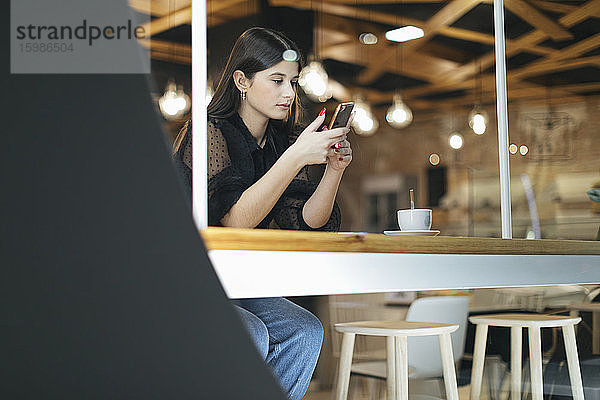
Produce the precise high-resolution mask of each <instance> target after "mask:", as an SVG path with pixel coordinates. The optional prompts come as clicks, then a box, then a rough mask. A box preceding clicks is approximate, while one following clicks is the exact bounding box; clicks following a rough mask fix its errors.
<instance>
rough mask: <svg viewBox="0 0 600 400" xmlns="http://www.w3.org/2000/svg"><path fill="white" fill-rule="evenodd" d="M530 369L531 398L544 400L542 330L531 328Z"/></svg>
mask: <svg viewBox="0 0 600 400" xmlns="http://www.w3.org/2000/svg"><path fill="white" fill-rule="evenodd" d="M528 330H529V367H530V369H531V398H532V400H543V397H544V385H543V383H542V338H541V334H540V328H537V327H529V328H528Z"/></svg>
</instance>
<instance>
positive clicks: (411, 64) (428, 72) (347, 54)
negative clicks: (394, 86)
mask: <svg viewBox="0 0 600 400" xmlns="http://www.w3.org/2000/svg"><path fill="white" fill-rule="evenodd" d="M363 50H364V51H363ZM363 50H361V51H356V45H355V44H354V43H350V44H346V45H339V46H332V47H329V48H327V49H325V50H323V51H321V52H320V56H321V58H332V59H335V60H338V61H342V62H345V63H351V64H356V65H367V64H366V63H367V62H368V60H373V59H374V57H373V55H371V54H369V51H370V50H369V47H366V48H363ZM457 65H458V64H456V63H454V62H452V61H448V60H442V59H439V58H436V57H432V56H429V55H426V54H414V55H413V56H411V57H410V58H408V59H405V60H404V61H403V62H402V70H400V66H399V65H397V64H396V63H394V62H391V63H388V65H386V66H385V68H384V71H387V72H392V73H396V74H402V75H404V76H408V77H411V78H416V79H420V80H424V81H429V80H430V79H431V77H432V76H435V75H439V74H442V73H445V72H448V71H451V70H452V69H453V68H456V66H457Z"/></svg>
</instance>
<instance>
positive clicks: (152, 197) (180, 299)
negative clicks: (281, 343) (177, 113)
mask: <svg viewBox="0 0 600 400" xmlns="http://www.w3.org/2000/svg"><path fill="white" fill-rule="evenodd" d="M88 1H91V0H88ZM115 3H116V5H112V7H116V8H118V7H121V8H122V9H123V10H122V11H123V12H122V14H121V15H126V10H125V7H126V5H125V4H126V1H125V0H122V1H120V2H115ZM9 4H10V3H9V2H4V3H3V5H4V9H3V10H2V13H1V15H2V19H3V24H2V26H4V27H6V30H7V31H8V28H9V27H10V26H11V25H10V21H9V16H10V12H9V8H8V6H9ZM3 37H4V43H3V48H2V49H3V50H4V51H3V52H4V53H5V54H7V53H8V51H9V47H8V39H9V35H3ZM9 64H10V63H9V62H8V60H5V62H3V63H2V66H1V67H0V68H2V70H1V73H2V75H1V76H2V81H1V82H0V83H1V86H2V88H3V89H4V90H6V91H8V92H10V93H11V96H10V99H8V98H7V97H4V98H3V101H4V102H7V100H10V103H9V104H2V108H3V110H4V112H3V116H4V118H3V120H4V121H3V127H2V135H1V139H0V140H1V141H2V143H1V145H0V149H1V150H0V151H1V152H2V154H0V182H2V187H1V189H0V191H1V193H2V195H1V196H0V210H1V211H0V221H1V222H0V234H1V237H0V265H1V270H0V271H1V275H0V335H1V337H0V339H1V345H0V346H1V347H0V354H2V356H1V357H0V360H1V361H0V376H1V378H0V398H2V399H144V400H148V399H236V400H237V399H283V398H284V397H283V394H282V393H281V392H280V390H279V388H278V387H277V384H276V383H275V381H274V380H273V378H272V376H271V374H270V372H269V371H268V370H267V368H266V365H265V364H264V362H263V361H261V360H260V359H259V357H258V355H257V353H256V351H255V349H254V346H253V344H252V343H251V341H250V339H249V338H248V337H247V335H246V333H245V330H244V328H243V327H242V325H241V323H240V321H239V320H238V317H237V315H235V314H234V311H233V309H232V307H231V306H230V303H229V301H228V300H227V298H226V296H225V294H224V292H223V290H222V288H221V286H220V284H219V281H218V280H217V277H216V275H215V273H214V271H213V269H212V267H211V265H210V263H209V260H208V258H207V253H206V249H205V247H204V245H203V242H202V240H201V238H200V236H199V235H198V232H197V231H196V228H195V226H194V224H193V222H192V218H191V212H190V209H189V207H188V205H187V202H186V200H185V198H184V194H183V192H182V189H181V187H180V186H179V183H178V180H177V177H176V174H175V170H174V168H173V165H172V161H171V158H170V155H169V149H168V145H167V142H166V140H165V138H164V136H163V132H162V131H161V129H160V123H159V120H158V117H157V116H156V115H155V110H154V106H153V104H152V102H151V99H150V95H149V89H148V82H147V78H148V77H147V76H144V75H10V74H9V70H8V68H9Z"/></svg>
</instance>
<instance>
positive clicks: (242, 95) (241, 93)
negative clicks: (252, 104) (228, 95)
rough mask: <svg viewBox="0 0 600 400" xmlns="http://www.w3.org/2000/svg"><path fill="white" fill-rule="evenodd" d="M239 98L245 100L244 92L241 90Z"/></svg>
mask: <svg viewBox="0 0 600 400" xmlns="http://www.w3.org/2000/svg"><path fill="white" fill-rule="evenodd" d="M240 96H241V97H242V100H246V91H245V90H243V89H242V90H241V91H240Z"/></svg>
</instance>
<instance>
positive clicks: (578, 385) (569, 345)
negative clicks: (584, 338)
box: [563, 325, 583, 400]
mask: <svg viewBox="0 0 600 400" xmlns="http://www.w3.org/2000/svg"><path fill="white" fill-rule="evenodd" d="M563 337H564V339H565V349H566V351H567V363H568V364H569V377H570V378H571V391H572V392H573V400H583V382H582V381H581V371H580V370H579V356H578V355H577V343H576V341H575V329H574V328H573V325H567V326H563Z"/></svg>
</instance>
